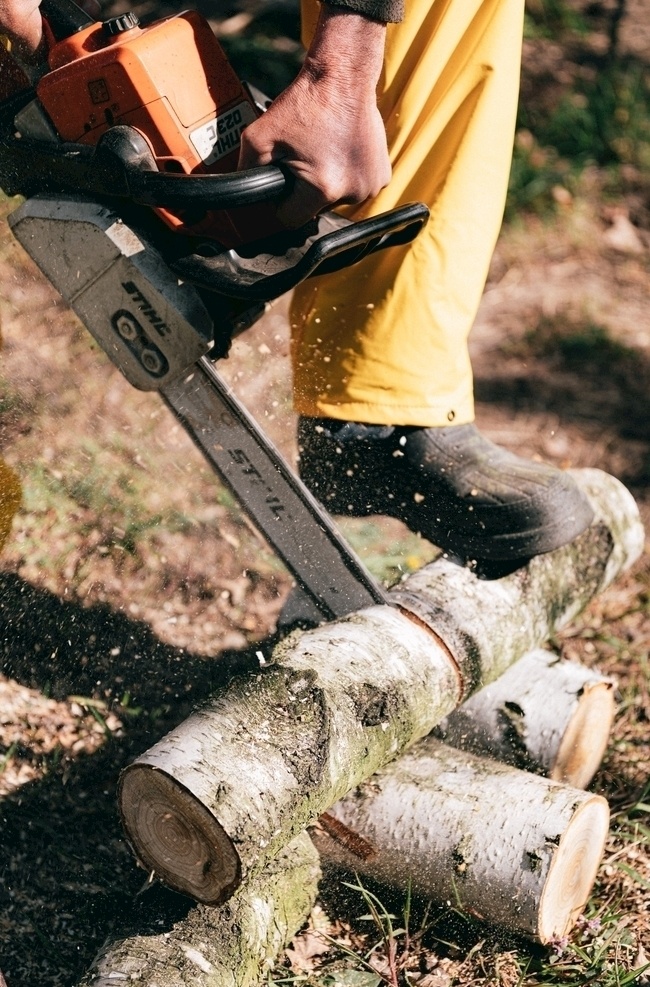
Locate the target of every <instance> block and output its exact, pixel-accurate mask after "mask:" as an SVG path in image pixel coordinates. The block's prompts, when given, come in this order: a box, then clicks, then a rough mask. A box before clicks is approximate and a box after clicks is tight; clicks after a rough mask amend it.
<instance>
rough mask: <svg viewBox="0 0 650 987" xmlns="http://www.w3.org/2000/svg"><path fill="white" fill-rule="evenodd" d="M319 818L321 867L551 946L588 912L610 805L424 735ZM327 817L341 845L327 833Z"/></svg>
mask: <svg viewBox="0 0 650 987" xmlns="http://www.w3.org/2000/svg"><path fill="white" fill-rule="evenodd" d="M327 819H328V826H327V829H323V828H322V827H316V828H315V829H314V831H313V834H312V835H313V838H314V842H315V843H316V846H317V847H318V849H319V850H320V851H321V854H322V855H323V856H324V857H326V858H327V859H329V860H331V861H334V862H336V863H338V864H342V865H344V866H346V867H347V868H349V869H351V870H354V871H356V872H357V873H360V874H363V875H367V876H369V877H372V878H374V879H377V880H380V881H384V882H388V883H391V884H396V885H398V886H401V887H406V886H408V885H409V884H410V885H411V887H412V888H413V890H414V891H415V892H417V893H419V894H422V895H424V896H426V897H428V898H432V899H434V900H437V901H439V902H441V903H447V904H449V905H454V906H456V907H460V908H461V909H463V910H465V911H466V912H469V913H470V914H471V915H473V916H474V917H476V918H480V919H483V920H485V921H488V922H490V923H492V924H497V925H501V926H506V927H507V928H509V929H511V930H513V931H516V932H520V933H524V934H525V935H527V936H530V937H532V938H534V939H537V940H539V941H540V942H542V943H547V942H550V941H551V940H552V939H555V938H560V937H561V936H563V935H565V934H566V933H567V932H568V931H569V929H570V928H571V927H572V925H573V924H574V922H575V920H576V918H577V917H578V916H579V915H580V913H581V912H582V910H583V908H584V905H585V903H586V901H587V898H588V896H589V893H590V891H591V888H592V885H593V882H594V879H595V877H596V872H597V869H598V865H599V863H600V860H601V858H602V854H603V849H604V846H605V839H606V837H607V830H608V824H609V808H608V806H607V802H606V801H605V799H604V798H602V797H601V796H599V795H592V794H589V793H586V792H583V791H580V790H579V789H576V788H572V787H570V786H568V785H561V784H559V783H557V782H553V781H549V780H547V779H545V778H540V777H539V776H537V775H532V774H529V773H528V772H526V771H519V770H518V769H516V768H512V767H510V766H509V765H505V764H500V763H498V762H496V761H492V760H489V759H488V758H479V757H476V756H474V755H472V754H467V753H466V752H464V751H458V750H455V749H454V748H452V747H447V746H446V744H443V743H441V742H440V741H438V740H436V739H435V738H433V737H427V738H425V740H423V741H420V742H419V743H418V744H416V745H415V746H414V747H413V748H412V750H410V751H408V752H407V753H406V754H404V755H403V756H402V757H400V758H399V759H398V760H397V761H395V762H394V763H393V764H389V765H388V766H387V767H385V768H383V769H382V770H381V771H378V772H377V773H376V774H375V775H373V777H372V779H370V781H369V782H367V783H366V784H364V785H362V786H360V787H359V788H358V789H356V791H354V792H351V793H350V794H349V795H347V796H346V797H345V798H344V799H343V800H342V801H340V802H338V803H337V804H336V805H335V806H334V807H333V808H332V809H330V810H329V812H328V813H327ZM332 819H334V820H335V822H336V823H338V824H339V826H340V827H341V828H342V829H343V827H344V828H345V831H346V839H345V841H340V840H332V839H331V838H330V836H329V835H328V830H329V831H330V832H332ZM355 841H356V842H357V843H358V844H359V845H360V846H362V847H363V852H362V853H360V854H359V853H352V852H351V851H350V847H353V846H354V844H355Z"/></svg>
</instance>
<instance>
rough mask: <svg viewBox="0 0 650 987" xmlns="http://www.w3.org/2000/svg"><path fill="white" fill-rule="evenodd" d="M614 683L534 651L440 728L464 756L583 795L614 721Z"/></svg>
mask: <svg viewBox="0 0 650 987" xmlns="http://www.w3.org/2000/svg"><path fill="white" fill-rule="evenodd" d="M614 712H615V701H614V681H613V679H611V678H606V677H605V676H604V675H601V674H600V673H599V672H598V671H596V670H594V669H591V668H586V667H585V666H584V665H581V664H579V663H578V662H575V661H563V660H562V659H561V658H560V657H559V656H558V655H556V654H554V653H553V652H551V651H547V650H545V649H543V648H538V649H536V650H535V651H530V652H529V653H528V654H527V655H524V657H523V658H520V660H519V661H517V662H515V664H514V665H512V667H511V668H509V669H508V671H507V672H505V673H504V674H503V675H502V676H501V677H500V678H499V679H497V680H496V682H492V683H491V684H490V685H487V686H485V687H484V688H483V689H481V690H480V691H479V692H477V693H475V694H474V695H473V696H472V697H471V698H470V699H468V700H467V702H465V703H463V705H462V706H461V707H460V708H459V709H457V710H456V711H455V712H454V713H451V714H450V716H448V717H446V718H445V719H444V720H443V721H442V722H441V723H440V725H439V726H438V727H436V736H437V737H439V738H440V739H441V740H444V741H445V743H446V744H450V745H451V746H452V747H457V748H459V750H464V751H468V752H470V753H473V754H480V755H483V756H485V757H492V758H496V760H498V761H503V762H504V763H505V764H511V765H513V766H514V767H517V768H522V769H524V770H526V771H533V772H535V773H536V774H541V775H546V776H547V777H548V778H552V779H553V780H554V781H563V782H566V784H568V785H573V786H574V787H575V788H586V787H587V785H588V784H589V782H590V781H591V779H592V778H593V776H594V774H595V773H596V771H597V770H598V766H599V764H600V762H601V760H602V757H603V754H604V753H605V748H606V747H607V740H608V738H609V733H610V730H611V727H612V722H613V720H614Z"/></svg>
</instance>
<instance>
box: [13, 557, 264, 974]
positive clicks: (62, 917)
mask: <svg viewBox="0 0 650 987" xmlns="http://www.w3.org/2000/svg"><path fill="white" fill-rule="evenodd" d="M0 599H2V643H1V650H2V655H3V662H2V671H3V672H4V674H6V675H7V676H11V677H12V678H14V679H16V680H18V681H19V682H21V683H22V684H25V685H28V686H30V687H32V688H35V689H39V690H40V691H44V692H46V693H47V694H48V695H50V696H51V697H53V698H65V697H66V696H69V695H71V694H72V695H81V696H101V697H102V698H103V699H104V700H106V701H107V702H108V703H109V704H111V703H119V699H120V697H122V696H124V695H125V694H126V693H128V694H129V695H130V696H131V697H132V699H131V704H130V705H131V709H132V713H131V715H130V716H127V715H124V713H122V712H121V713H120V716H121V719H122V722H123V724H124V727H123V729H122V730H121V731H120V732H119V734H117V735H113V736H110V737H107V739H106V742H105V744H104V746H103V747H102V748H100V749H99V750H98V751H96V752H95V753H94V754H92V755H83V754H82V755H80V756H78V757H75V756H74V755H72V756H64V757H61V758H60V759H57V758H56V757H55V758H53V757H52V756H51V755H50V757H49V760H48V761H47V763H44V765H43V766H44V767H45V774H44V776H43V777H42V778H40V779H39V780H38V781H35V782H32V783H29V784H26V785H23V786H22V787H20V788H18V789H16V790H15V791H13V792H12V793H10V794H9V795H6V796H5V797H4V798H3V799H2V802H1V804H0V819H1V826H2V850H3V853H2V859H1V861H0V874H1V881H0V935H1V938H2V941H3V950H2V954H0V955H1V960H0V969H2V972H3V974H4V976H5V978H6V980H7V983H8V985H9V987H33V985H34V984H36V983H41V984H43V985H47V987H59V985H72V984H74V983H76V982H77V980H78V979H79V977H80V976H81V975H82V973H83V971H84V970H85V969H86V968H87V967H88V965H89V963H90V961H91V959H92V957H93V956H94V954H95V952H96V951H97V949H98V947H99V946H100V945H101V943H102V942H103V940H104V939H105V938H106V936H107V935H108V934H109V933H110V932H111V930H114V928H115V924H116V923H117V922H118V921H119V922H120V927H121V928H122V927H123V926H124V925H126V926H129V925H131V926H134V927H137V928H138V929H139V931H141V932H145V931H146V930H147V929H149V928H150V929H151V930H152V931H154V930H155V931H156V932H157V933H159V932H161V931H163V929H164V928H165V927H166V925H168V924H173V922H175V921H177V920H178V919H179V918H181V917H182V915H183V914H185V913H186V912H187V910H188V909H189V908H190V907H191V904H192V903H191V902H190V900H189V899H187V898H184V897H183V896H180V895H176V894H174V893H172V892H168V891H166V890H165V889H162V888H160V887H155V886H154V887H153V888H150V889H148V890H147V891H146V892H144V893H143V894H142V895H138V891H139V889H140V888H141V887H142V886H143V884H144V883H145V882H146V875H145V873H144V872H143V871H142V870H140V869H139V868H138V867H137V866H136V863H135V861H134V859H133V857H132V855H131V852H130V850H129V847H128V845H127V844H126V841H125V839H124V836H123V833H122V830H121V827H120V822H119V819H118V813H117V807H116V798H115V791H116V784H117V780H118V776H119V773H120V770H121V769H122V767H123V766H124V765H125V764H126V763H128V761H129V760H130V759H131V758H132V757H134V756H137V754H139V753H141V752H142V751H143V750H145V749H146V748H147V747H148V746H150V745H151V744H152V743H154V742H155V741H156V740H157V739H158V738H159V737H160V736H161V735H162V734H164V733H166V732H167V731H168V730H169V729H171V728H172V727H173V726H175V725H176V723H178V722H180V721H181V720H182V719H184V718H185V717H186V716H187V715H188V714H189V713H190V712H191V710H192V708H193V707H194V706H195V705H196V704H197V703H199V702H201V700H203V699H205V698H206V697H207V695H208V694H209V693H210V691H211V690H212V689H214V688H216V687H217V686H219V685H220V684H223V683H225V682H226V681H228V680H229V679H230V678H231V677H232V676H233V675H235V674H240V673H243V672H245V671H246V670H247V669H249V668H252V667H258V665H257V659H256V658H255V654H254V652H224V653H223V654H221V655H219V656H217V657H215V658H214V659H205V658H202V657H198V656H193V655H191V654H189V653H188V652H187V651H184V650H181V649H177V648H171V647H169V646H168V645H165V644H163V643H161V642H160V641H159V640H157V639H156V637H155V636H154V635H153V634H152V633H151V630H150V629H149V628H148V627H147V626H146V625H144V624H142V623H139V622H137V621H133V620H131V619H129V618H127V617H125V616H124V615H122V614H119V613H115V612H113V611H111V610H110V609H109V608H108V607H106V606H95V607H90V608H83V607H80V606H79V605H77V604H74V603H66V602H62V601H61V600H60V599H58V598H57V597H55V596H54V595H52V594H51V593H49V592H47V591H43V590H40V589H35V588H34V587H32V586H30V585H29V584H27V583H25V582H24V581H23V580H21V579H20V578H19V577H18V576H16V575H13V574H3V575H1V576H0ZM259 647H260V645H259V643H258V644H257V645H256V648H259ZM115 708H116V709H117V710H118V711H120V707H119V705H118V706H115Z"/></svg>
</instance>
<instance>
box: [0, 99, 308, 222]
mask: <svg viewBox="0 0 650 987" xmlns="http://www.w3.org/2000/svg"><path fill="white" fill-rule="evenodd" d="M21 97H22V98H21V99H20V100H15V101H11V105H10V104H9V103H7V104H5V106H3V107H2V110H0V187H2V188H3V189H4V191H5V192H6V193H7V194H8V195H24V196H31V195H36V194H37V193H39V192H49V193H57V192H69V193H73V194H80V193H81V194H84V195H89V196H91V197H101V198H105V197H108V198H113V199H114V198H118V199H128V200H129V201H130V202H135V203H137V204H139V205H144V206H151V207H157V208H165V209H196V208H201V209H205V210H207V209H211V210H212V209H214V210H219V209H234V208H237V207H238V206H248V205H254V204H255V203H257V202H263V201H267V200H269V199H272V198H275V197H276V196H279V195H281V194H282V193H283V192H285V191H286V190H287V189H288V187H289V183H290V181H291V176H290V175H288V174H287V173H286V172H284V171H282V169H280V168H278V167H276V166H275V165H265V166H264V167H261V168H251V169H250V170H249V171H236V172H231V173H229V174H225V175H179V174H169V173H167V172H160V171H158V170H157V169H156V166H155V162H154V160H153V156H152V154H151V151H150V149H149V145H148V144H147V142H146V141H145V140H144V138H143V137H142V136H141V135H140V134H139V133H138V131H137V130H134V129H133V128H132V127H125V126H118V127H113V128H112V129H111V130H109V131H107V133H106V134H105V135H104V136H103V138H102V139H101V140H100V141H99V143H98V144H97V145H95V146H93V147H90V146H88V145H86V144H76V143H65V142H63V143H57V142H56V141H49V140H35V139H34V138H31V137H20V136H16V134H15V132H14V127H13V117H14V116H15V114H16V112H18V110H19V109H21V108H22V107H23V106H24V105H25V104H26V103H27V102H28V99H26V97H25V95H24V94H21Z"/></svg>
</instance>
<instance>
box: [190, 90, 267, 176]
mask: <svg viewBox="0 0 650 987" xmlns="http://www.w3.org/2000/svg"><path fill="white" fill-rule="evenodd" d="M254 119H255V111H254V109H253V107H252V106H251V105H250V103H239V105H238V106H235V107H234V109H232V110H228V112H227V113H222V114H221V115H220V116H218V117H215V119H214V120H208V122H207V123H204V124H203V125H202V126H201V127H197V129H196V130H193V131H192V133H191V134H190V139H191V141H192V143H193V144H194V147H195V148H196V150H197V152H198V154H200V156H201V160H202V161H203V162H204V163H205V164H207V165H210V164H212V163H213V162H214V161H218V160H219V158H223V157H224V156H225V155H226V154H230V152H231V151H234V150H235V148H236V147H239V143H240V141H241V133H242V130H243V129H244V127H247V126H248V124H249V123H252V122H253V120H254Z"/></svg>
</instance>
